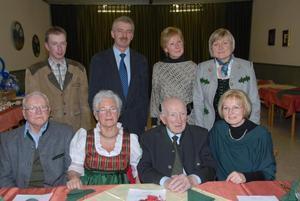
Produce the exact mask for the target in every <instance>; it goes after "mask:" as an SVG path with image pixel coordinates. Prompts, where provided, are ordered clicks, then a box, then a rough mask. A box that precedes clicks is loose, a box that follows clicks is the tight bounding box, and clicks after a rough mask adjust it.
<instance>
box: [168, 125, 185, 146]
mask: <svg viewBox="0 0 300 201" xmlns="http://www.w3.org/2000/svg"><path fill="white" fill-rule="evenodd" d="M166 128H167V133H168V136H169V138H170V139H171V141H173V139H172V137H173V136H175V134H174V133H173V132H172V131H171V130H170V129H169V128H168V127H166ZM181 135H182V134H181V133H180V134H176V136H177V137H178V140H177V144H179V142H180V138H181Z"/></svg>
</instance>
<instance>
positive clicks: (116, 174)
mask: <svg viewBox="0 0 300 201" xmlns="http://www.w3.org/2000/svg"><path fill="white" fill-rule="evenodd" d="M81 182H82V184H84V185H101V184H103V185H104V184H105V185H108V184H129V181H128V178H127V175H126V172H125V171H97V170H84V176H82V177H81Z"/></svg>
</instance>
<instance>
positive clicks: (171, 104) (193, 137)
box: [138, 97, 215, 192]
mask: <svg viewBox="0 0 300 201" xmlns="http://www.w3.org/2000/svg"><path fill="white" fill-rule="evenodd" d="M161 106H162V112H161V114H160V120H161V121H162V122H163V124H164V125H160V126H158V127H156V128H152V129H150V130H148V131H147V132H145V133H144V134H143V135H142V136H141V147H142V150H143V154H142V158H141V160H140V162H139V164H138V173H139V176H140V180H141V182H142V183H156V184H160V185H162V186H164V187H165V188H166V189H169V190H171V191H174V192H184V191H186V190H188V189H189V188H191V187H192V186H194V185H197V184H200V183H203V182H205V181H209V180H214V178H215V161H214V160H213V158H212V156H211V154H210V150H209V146H208V141H207V139H208V131H207V130H206V129H204V128H201V127H198V126H191V125H188V124H187V123H186V122H187V110H186V106H185V104H184V103H183V101H182V100H180V99H179V98H176V97H170V98H166V99H165V100H164V101H163V102H162V104H161Z"/></svg>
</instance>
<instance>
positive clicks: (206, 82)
mask: <svg viewBox="0 0 300 201" xmlns="http://www.w3.org/2000/svg"><path fill="white" fill-rule="evenodd" d="M200 83H202V84H209V81H208V79H204V78H200Z"/></svg>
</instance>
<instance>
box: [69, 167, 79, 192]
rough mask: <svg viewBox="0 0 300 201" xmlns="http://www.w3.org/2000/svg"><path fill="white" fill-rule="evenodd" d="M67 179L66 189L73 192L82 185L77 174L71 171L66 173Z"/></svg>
mask: <svg viewBox="0 0 300 201" xmlns="http://www.w3.org/2000/svg"><path fill="white" fill-rule="evenodd" d="M68 179H69V181H68V182H67V187H68V189H70V190H73V189H80V188H81V186H82V183H81V180H80V175H79V173H77V172H75V171H73V170H70V171H68Z"/></svg>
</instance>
